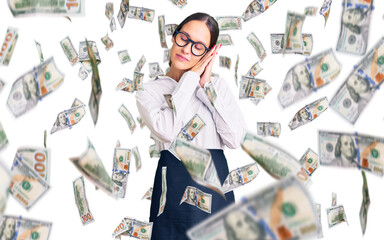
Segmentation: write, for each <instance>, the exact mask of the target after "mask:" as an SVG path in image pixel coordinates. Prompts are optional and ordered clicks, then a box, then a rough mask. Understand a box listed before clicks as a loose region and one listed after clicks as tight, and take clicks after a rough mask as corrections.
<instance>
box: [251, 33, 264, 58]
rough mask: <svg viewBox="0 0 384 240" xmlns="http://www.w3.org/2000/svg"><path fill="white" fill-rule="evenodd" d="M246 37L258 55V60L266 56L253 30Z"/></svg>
mask: <svg viewBox="0 0 384 240" xmlns="http://www.w3.org/2000/svg"><path fill="white" fill-rule="evenodd" d="M247 39H248V41H249V42H250V43H251V45H252V47H253V48H254V49H255V50H256V54H257V56H258V57H259V59H260V62H262V61H263V60H264V58H265V57H266V56H267V53H266V52H265V49H264V47H263V45H262V44H261V42H260V40H259V39H258V38H257V37H256V35H255V34H254V33H253V32H251V33H250V34H249V35H248V36H247Z"/></svg>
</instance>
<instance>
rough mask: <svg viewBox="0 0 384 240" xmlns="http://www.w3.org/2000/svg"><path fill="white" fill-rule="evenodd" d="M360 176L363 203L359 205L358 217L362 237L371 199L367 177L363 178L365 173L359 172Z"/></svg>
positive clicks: (365, 227)
mask: <svg viewBox="0 0 384 240" xmlns="http://www.w3.org/2000/svg"><path fill="white" fill-rule="evenodd" d="M361 174H362V175H363V201H362V203H361V207H360V213H359V216H360V225H361V230H362V231H363V235H364V234H365V229H367V218H368V208H369V205H370V204H371V198H370V197H369V191H368V183H367V177H366V176H365V172H364V171H361Z"/></svg>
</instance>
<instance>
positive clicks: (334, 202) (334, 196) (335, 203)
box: [332, 192, 337, 207]
mask: <svg viewBox="0 0 384 240" xmlns="http://www.w3.org/2000/svg"><path fill="white" fill-rule="evenodd" d="M336 205H337V194H336V193H335V192H332V207H335V206H336Z"/></svg>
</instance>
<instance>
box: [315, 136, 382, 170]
mask: <svg viewBox="0 0 384 240" xmlns="http://www.w3.org/2000/svg"><path fill="white" fill-rule="evenodd" d="M319 156H320V165H326V166H335V167H346V168H359V169H360V168H363V169H364V170H366V171H370V172H372V173H374V174H377V175H379V176H383V175H384V138H380V137H374V136H368V135H363V134H358V133H355V134H353V133H339V132H328V131H319Z"/></svg>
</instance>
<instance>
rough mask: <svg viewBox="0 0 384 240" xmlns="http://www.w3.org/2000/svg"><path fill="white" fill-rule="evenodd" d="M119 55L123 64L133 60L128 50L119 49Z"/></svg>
mask: <svg viewBox="0 0 384 240" xmlns="http://www.w3.org/2000/svg"><path fill="white" fill-rule="evenodd" d="M117 55H118V56H119V59H120V62H121V64H124V63H127V62H130V61H131V57H130V56H129V54H128V51H127V50H123V51H118V52H117Z"/></svg>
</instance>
